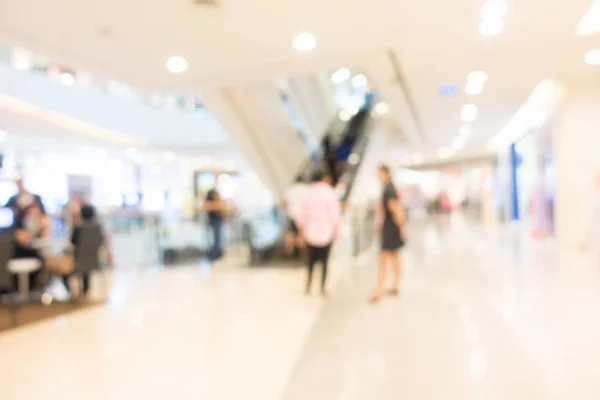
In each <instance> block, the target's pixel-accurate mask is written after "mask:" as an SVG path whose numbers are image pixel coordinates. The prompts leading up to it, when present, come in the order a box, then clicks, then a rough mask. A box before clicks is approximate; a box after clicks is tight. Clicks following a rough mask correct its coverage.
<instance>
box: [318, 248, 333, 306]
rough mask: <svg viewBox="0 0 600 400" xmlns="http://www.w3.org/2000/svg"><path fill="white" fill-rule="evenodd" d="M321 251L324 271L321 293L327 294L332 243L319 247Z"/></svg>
mask: <svg viewBox="0 0 600 400" xmlns="http://www.w3.org/2000/svg"><path fill="white" fill-rule="evenodd" d="M319 250H320V251H321V254H320V259H321V263H322V264H323V271H322V273H321V294H323V295H324V296H325V295H326V294H327V264H328V263H329V253H330V251H331V244H329V245H327V246H326V247H323V248H321V249H319Z"/></svg>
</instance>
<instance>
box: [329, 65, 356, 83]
mask: <svg viewBox="0 0 600 400" xmlns="http://www.w3.org/2000/svg"><path fill="white" fill-rule="evenodd" d="M350 75H352V73H351V72H350V70H349V69H348V68H340V69H338V70H337V71H335V72H334V73H333V74H331V82H332V83H335V84H336V85H338V84H340V83H344V82H346V81H347V80H348V79H350Z"/></svg>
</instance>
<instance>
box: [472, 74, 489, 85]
mask: <svg viewBox="0 0 600 400" xmlns="http://www.w3.org/2000/svg"><path fill="white" fill-rule="evenodd" d="M487 80H488V74H486V73H485V72H484V71H473V72H471V73H469V75H467V83H475V84H479V85H483V84H484V83H486V82H487Z"/></svg>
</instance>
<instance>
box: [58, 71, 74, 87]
mask: <svg viewBox="0 0 600 400" xmlns="http://www.w3.org/2000/svg"><path fill="white" fill-rule="evenodd" d="M60 83H62V84H63V85H65V86H73V85H75V77H74V76H73V75H72V74H70V73H68V72H63V73H62V74H60Z"/></svg>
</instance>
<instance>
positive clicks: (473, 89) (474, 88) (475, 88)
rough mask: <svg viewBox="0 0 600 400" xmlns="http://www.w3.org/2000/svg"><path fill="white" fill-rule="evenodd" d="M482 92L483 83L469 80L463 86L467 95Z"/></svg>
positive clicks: (475, 94)
mask: <svg viewBox="0 0 600 400" xmlns="http://www.w3.org/2000/svg"><path fill="white" fill-rule="evenodd" d="M482 92H483V85H481V84H479V83H472V82H469V83H467V86H465V93H466V94H468V95H469V96H477V95H478V94H481V93H482Z"/></svg>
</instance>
